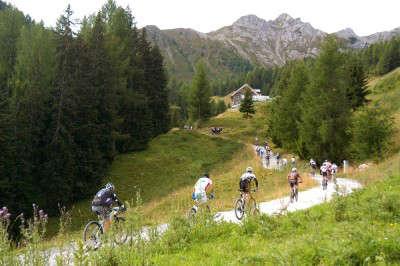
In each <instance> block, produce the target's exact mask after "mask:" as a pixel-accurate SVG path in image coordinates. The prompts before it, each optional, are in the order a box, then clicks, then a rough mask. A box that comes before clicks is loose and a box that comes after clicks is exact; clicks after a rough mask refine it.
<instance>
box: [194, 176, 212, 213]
mask: <svg viewBox="0 0 400 266" xmlns="http://www.w3.org/2000/svg"><path fill="white" fill-rule="evenodd" d="M207 193H209V194H210V198H214V193H213V182H212V180H211V178H210V175H209V174H208V173H205V174H204V176H203V177H200V178H199V179H198V180H197V182H196V184H195V185H194V188H193V193H192V199H193V200H194V202H195V204H194V205H193V207H192V210H193V211H194V212H195V213H196V212H197V210H198V208H199V206H200V205H202V204H204V203H206V202H207V200H208V198H207Z"/></svg>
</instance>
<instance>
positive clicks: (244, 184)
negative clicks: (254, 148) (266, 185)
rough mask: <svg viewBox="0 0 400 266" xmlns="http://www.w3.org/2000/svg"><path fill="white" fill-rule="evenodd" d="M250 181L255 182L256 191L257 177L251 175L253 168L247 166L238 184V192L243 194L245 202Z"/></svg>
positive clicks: (247, 197)
mask: <svg viewBox="0 0 400 266" xmlns="http://www.w3.org/2000/svg"><path fill="white" fill-rule="evenodd" d="M251 181H254V182H255V184H256V190H258V180H257V177H256V176H255V175H254V173H253V168H252V167H250V166H249V167H247V168H246V172H245V173H244V174H243V175H242V176H241V177H240V182H239V190H240V191H241V192H242V193H243V196H244V200H245V202H247V201H248V199H249V193H250V183H251Z"/></svg>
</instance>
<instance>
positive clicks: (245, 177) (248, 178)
mask: <svg viewBox="0 0 400 266" xmlns="http://www.w3.org/2000/svg"><path fill="white" fill-rule="evenodd" d="M255 178H256V176H255V175H254V174H252V173H248V172H246V173H244V174H243V175H242V176H241V177H240V180H242V181H243V180H246V179H247V180H249V181H253V180H254V179H255Z"/></svg>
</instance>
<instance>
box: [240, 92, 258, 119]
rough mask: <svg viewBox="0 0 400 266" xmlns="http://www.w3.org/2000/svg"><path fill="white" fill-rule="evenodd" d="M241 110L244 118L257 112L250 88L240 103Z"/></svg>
mask: <svg viewBox="0 0 400 266" xmlns="http://www.w3.org/2000/svg"><path fill="white" fill-rule="evenodd" d="M239 111H240V112H241V113H243V117H244V118H250V117H251V114H255V113H256V111H255V109H254V103H253V95H252V93H251V91H250V90H246V91H245V93H244V99H243V101H242V102H241V104H240V108H239Z"/></svg>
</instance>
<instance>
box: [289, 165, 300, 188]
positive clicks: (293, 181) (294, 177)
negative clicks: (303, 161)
mask: <svg viewBox="0 0 400 266" xmlns="http://www.w3.org/2000/svg"><path fill="white" fill-rule="evenodd" d="M287 179H288V183H289V186H290V190H292V189H293V188H294V187H295V188H296V189H297V188H298V186H299V183H301V182H302V179H301V176H300V174H299V173H298V172H297V168H296V167H293V168H292V170H291V171H290V173H289V174H288V176H287Z"/></svg>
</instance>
